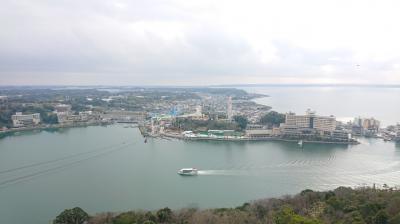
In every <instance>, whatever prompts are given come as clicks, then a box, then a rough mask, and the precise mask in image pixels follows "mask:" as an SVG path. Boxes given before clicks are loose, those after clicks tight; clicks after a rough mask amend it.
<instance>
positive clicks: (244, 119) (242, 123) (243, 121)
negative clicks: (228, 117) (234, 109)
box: [233, 115, 249, 130]
mask: <svg viewBox="0 0 400 224" xmlns="http://www.w3.org/2000/svg"><path fill="white" fill-rule="evenodd" d="M233 120H234V121H235V122H236V123H237V124H238V125H239V127H240V129H241V130H244V129H246V127H247V123H248V122H249V121H248V120H247V117H245V116H242V115H235V116H233Z"/></svg>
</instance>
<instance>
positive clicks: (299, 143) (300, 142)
mask: <svg viewBox="0 0 400 224" xmlns="http://www.w3.org/2000/svg"><path fill="white" fill-rule="evenodd" d="M297 144H298V145H299V146H300V147H302V148H303V140H300V141H299V142H298V143H297Z"/></svg>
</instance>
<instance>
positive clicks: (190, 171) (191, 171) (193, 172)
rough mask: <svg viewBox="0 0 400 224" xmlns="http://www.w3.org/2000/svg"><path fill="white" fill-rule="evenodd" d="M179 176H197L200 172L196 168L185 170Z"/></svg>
mask: <svg viewBox="0 0 400 224" xmlns="http://www.w3.org/2000/svg"><path fill="white" fill-rule="evenodd" d="M178 174H179V175H182V176H196V175H197V174H198V170H197V169H196V168H183V169H180V170H179V171H178Z"/></svg>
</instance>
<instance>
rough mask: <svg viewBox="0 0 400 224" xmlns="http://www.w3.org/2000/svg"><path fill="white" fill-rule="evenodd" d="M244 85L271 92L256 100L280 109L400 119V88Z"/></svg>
mask: <svg viewBox="0 0 400 224" xmlns="http://www.w3.org/2000/svg"><path fill="white" fill-rule="evenodd" d="M242 89H245V90H246V91H249V92H254V93H262V94H267V95H269V96H270V97H266V98H259V99H256V100H255V101H256V102H258V103H261V104H265V105H270V106H272V107H273V108H272V109H273V110H276V111H278V112H281V113H285V112H289V111H292V112H296V113H298V114H305V111H306V110H307V109H308V108H310V109H312V110H316V111H317V113H318V114H320V115H335V116H336V117H337V118H338V119H340V120H344V121H348V120H350V119H351V120H352V119H353V118H354V117H358V116H361V117H374V118H376V119H378V120H380V121H381V122H382V125H383V126H387V125H394V124H396V123H397V122H400V88H382V87H293V86H288V87H282V86H279V87H276V86H275V87H274V86H269V87H267V86H265V87H251V88H248V87H247V88H242Z"/></svg>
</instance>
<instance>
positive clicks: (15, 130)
mask: <svg viewBox="0 0 400 224" xmlns="http://www.w3.org/2000/svg"><path fill="white" fill-rule="evenodd" d="M110 124H113V122H89V123H75V124H67V125H60V124H56V125H45V126H43V125H42V126H34V127H24V128H10V129H7V130H4V131H0V138H1V137H3V135H8V134H15V133H18V132H28V131H36V130H48V129H61V128H78V127H89V126H101V125H110Z"/></svg>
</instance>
